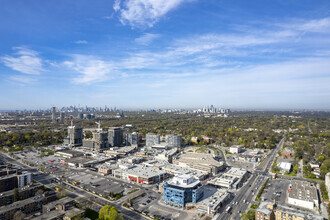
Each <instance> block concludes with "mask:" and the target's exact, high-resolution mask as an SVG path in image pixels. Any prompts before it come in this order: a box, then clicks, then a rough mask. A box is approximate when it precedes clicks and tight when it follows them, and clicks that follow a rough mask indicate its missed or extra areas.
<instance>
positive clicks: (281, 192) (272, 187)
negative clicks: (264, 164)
mask: <svg viewBox="0 0 330 220" xmlns="http://www.w3.org/2000/svg"><path fill="white" fill-rule="evenodd" d="M289 185H290V181H288V180H276V179H275V180H269V182H268V184H267V187H266V189H265V190H264V192H263V193H262V195H261V197H263V198H264V200H265V201H273V200H275V201H276V202H278V203H279V204H284V203H285V200H286V197H287V190H288V188H289Z"/></svg>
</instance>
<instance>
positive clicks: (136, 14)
mask: <svg viewBox="0 0 330 220" xmlns="http://www.w3.org/2000/svg"><path fill="white" fill-rule="evenodd" d="M184 1H185V0H122V1H120V0H116V1H115V2H114V5H113V9H114V10H115V11H116V12H118V13H119V19H120V21H121V23H122V24H124V25H127V24H128V25H130V26H132V27H139V28H145V27H152V26H153V25H154V24H155V23H156V22H158V21H159V19H160V18H161V17H162V16H164V15H165V14H167V13H168V12H169V11H171V10H173V9H175V8H176V7H178V6H179V5H180V4H181V3H182V2H184Z"/></svg>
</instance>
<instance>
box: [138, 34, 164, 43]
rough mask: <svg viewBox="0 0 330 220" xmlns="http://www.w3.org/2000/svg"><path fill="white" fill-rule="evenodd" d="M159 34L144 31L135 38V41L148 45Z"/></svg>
mask: <svg viewBox="0 0 330 220" xmlns="http://www.w3.org/2000/svg"><path fill="white" fill-rule="evenodd" d="M159 37H160V34H151V33H146V34H144V35H142V36H141V37H138V38H136V39H135V42H136V43H138V44H141V45H149V44H150V43H151V42H153V41H154V40H155V39H157V38H159Z"/></svg>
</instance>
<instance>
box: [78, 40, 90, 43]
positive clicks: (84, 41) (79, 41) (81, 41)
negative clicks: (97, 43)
mask: <svg viewBox="0 0 330 220" xmlns="http://www.w3.org/2000/svg"><path fill="white" fill-rule="evenodd" d="M75 43H76V44H87V43H88V42H87V41H86V40H77V41H76V42H75Z"/></svg>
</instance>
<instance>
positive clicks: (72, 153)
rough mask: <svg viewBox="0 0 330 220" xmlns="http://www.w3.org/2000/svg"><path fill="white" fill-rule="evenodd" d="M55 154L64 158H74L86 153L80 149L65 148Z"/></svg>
mask: <svg viewBox="0 0 330 220" xmlns="http://www.w3.org/2000/svg"><path fill="white" fill-rule="evenodd" d="M55 156H58V157H63V158H73V157H81V156H84V153H83V152H80V151H74V150H65V151H58V152H56V153H55Z"/></svg>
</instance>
